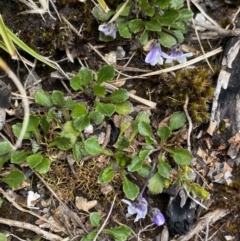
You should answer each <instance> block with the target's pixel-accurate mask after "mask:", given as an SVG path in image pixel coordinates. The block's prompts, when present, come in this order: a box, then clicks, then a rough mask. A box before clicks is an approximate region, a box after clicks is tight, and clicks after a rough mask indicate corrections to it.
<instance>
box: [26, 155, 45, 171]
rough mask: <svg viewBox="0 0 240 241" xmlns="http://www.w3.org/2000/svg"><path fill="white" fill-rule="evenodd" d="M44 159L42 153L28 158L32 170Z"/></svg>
mask: <svg viewBox="0 0 240 241" xmlns="http://www.w3.org/2000/svg"><path fill="white" fill-rule="evenodd" d="M42 159H43V156H42V154H41V152H38V153H36V154H32V155H30V156H28V158H27V163H28V164H29V166H30V167H31V168H34V167H36V166H37V165H38V164H39V163H40V162H41V161H42Z"/></svg>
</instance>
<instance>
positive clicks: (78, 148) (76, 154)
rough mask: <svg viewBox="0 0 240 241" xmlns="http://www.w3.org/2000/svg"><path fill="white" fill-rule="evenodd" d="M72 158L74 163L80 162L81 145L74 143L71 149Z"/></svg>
mask: <svg viewBox="0 0 240 241" xmlns="http://www.w3.org/2000/svg"><path fill="white" fill-rule="evenodd" d="M72 151H73V157H74V159H75V160H76V161H80V160H81V159H82V157H83V155H82V152H81V145H80V144H79V143H75V144H74V145H73V148H72Z"/></svg>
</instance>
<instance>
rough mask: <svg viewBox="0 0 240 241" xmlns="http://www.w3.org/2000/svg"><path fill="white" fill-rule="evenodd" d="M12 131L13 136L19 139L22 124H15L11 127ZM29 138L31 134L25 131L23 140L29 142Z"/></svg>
mask: <svg viewBox="0 0 240 241" xmlns="http://www.w3.org/2000/svg"><path fill="white" fill-rule="evenodd" d="M12 130H13V133H14V135H15V136H16V137H17V138H19V135H20V132H21V130H22V123H17V124H15V125H13V126H12ZM30 138H31V132H28V131H26V132H25V134H24V137H23V139H24V140H29V139H30Z"/></svg>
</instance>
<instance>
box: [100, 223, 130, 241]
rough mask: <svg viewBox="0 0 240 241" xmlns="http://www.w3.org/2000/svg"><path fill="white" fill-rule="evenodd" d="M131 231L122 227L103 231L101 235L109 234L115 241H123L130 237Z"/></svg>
mask: <svg viewBox="0 0 240 241" xmlns="http://www.w3.org/2000/svg"><path fill="white" fill-rule="evenodd" d="M131 232H132V230H131V229H130V228H129V227H127V226H125V225H122V226H120V227H117V228H111V229H103V233H106V234H109V235H111V236H113V237H114V240H115V241H125V240H127V238H128V237H129V236H130V235H131Z"/></svg>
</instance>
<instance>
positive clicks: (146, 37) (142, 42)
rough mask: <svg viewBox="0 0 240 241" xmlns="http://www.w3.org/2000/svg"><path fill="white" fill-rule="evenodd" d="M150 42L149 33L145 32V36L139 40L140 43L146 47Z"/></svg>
mask: <svg viewBox="0 0 240 241" xmlns="http://www.w3.org/2000/svg"><path fill="white" fill-rule="evenodd" d="M147 41H148V31H147V30H144V32H143V34H142V35H141V36H140V38H139V42H140V43H141V45H145V44H146V43H147Z"/></svg>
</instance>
